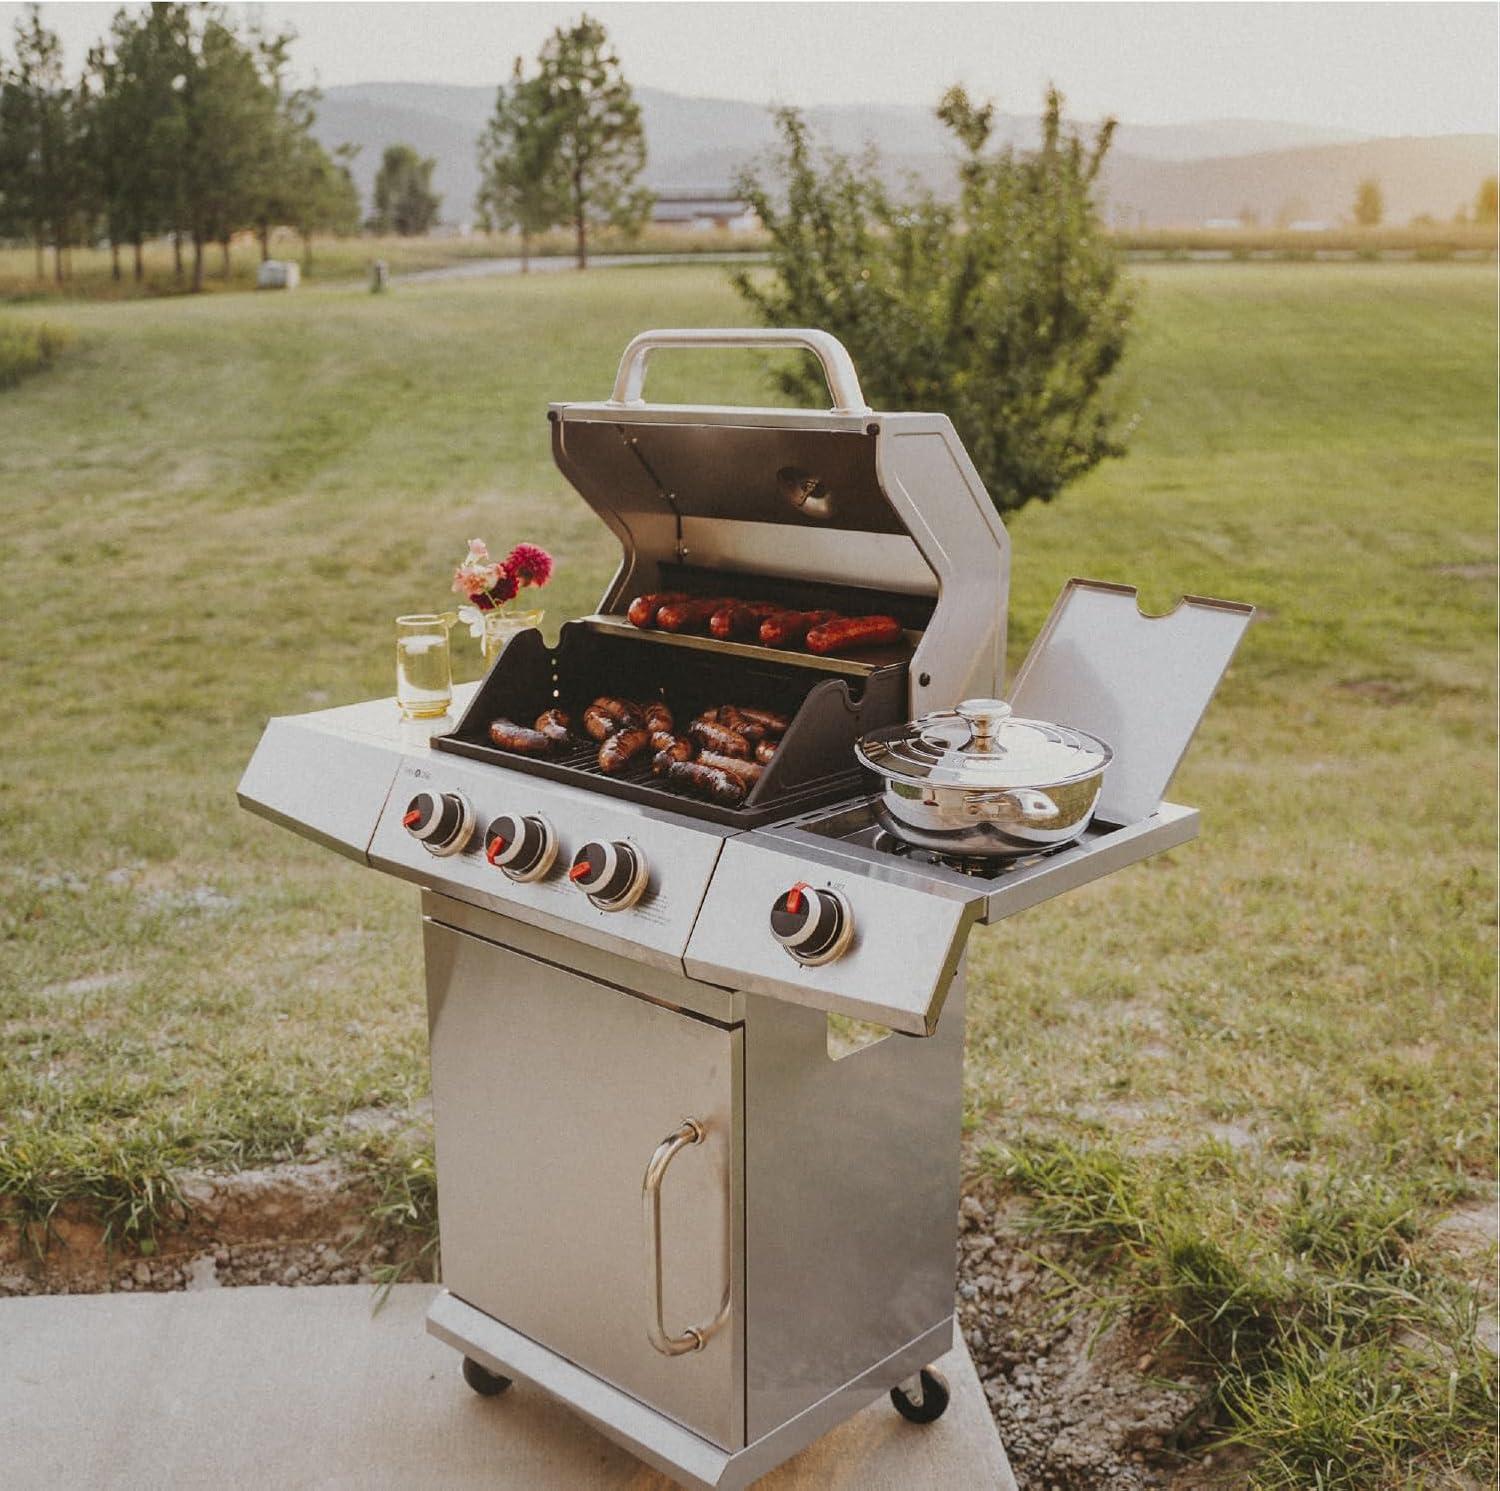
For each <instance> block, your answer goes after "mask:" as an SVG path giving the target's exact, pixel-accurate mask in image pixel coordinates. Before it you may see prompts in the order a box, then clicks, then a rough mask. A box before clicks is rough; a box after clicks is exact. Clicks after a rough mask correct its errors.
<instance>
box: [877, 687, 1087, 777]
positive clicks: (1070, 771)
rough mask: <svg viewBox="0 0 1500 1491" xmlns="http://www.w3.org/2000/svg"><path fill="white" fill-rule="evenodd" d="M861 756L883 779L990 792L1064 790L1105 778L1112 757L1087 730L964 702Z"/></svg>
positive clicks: (1005, 707) (887, 733)
mask: <svg viewBox="0 0 1500 1491" xmlns="http://www.w3.org/2000/svg"><path fill="white" fill-rule="evenodd" d="M855 754H856V755H858V757H859V759H860V760H861V761H862V762H864V764H865V765H866V766H868V767H870V768H871V770H873V771H878V772H879V773H880V774H881V775H882V776H885V777H893V778H896V779H897V780H900V781H904V782H910V783H913V784H915V785H917V786H920V787H955V788H961V789H967V788H972V789H975V790H978V791H992V790H1004V789H1006V788H1010V787H1049V786H1051V787H1058V786H1061V785H1063V784H1064V783H1065V782H1070V781H1075V780H1077V779H1079V778H1081V777H1086V776H1090V775H1092V774H1093V773H1094V772H1096V771H1099V770H1100V769H1101V768H1103V767H1104V766H1106V765H1108V763H1109V760H1110V757H1111V756H1112V755H1113V752H1112V751H1111V750H1110V748H1109V747H1108V746H1107V745H1105V743H1104V742H1103V741H1102V740H1099V739H1097V738H1096V737H1095V736H1092V735H1088V734H1085V733H1084V732H1083V731H1082V730H1071V729H1069V728H1068V727H1067V726H1066V725H1052V724H1048V723H1047V721H1045V720H1022V719H1016V718H1015V717H1014V716H1013V715H1012V714H1011V712H1010V705H1009V704H1007V703H1005V701H1004V700H1002V699H965V700H964V701H963V702H962V703H961V704H960V705H959V706H958V708H957V709H945V710H939V711H937V712H936V713H933V714H925V715H923V716H922V717H921V718H920V719H918V720H914V721H912V722H911V723H909V724H905V725H895V726H892V727H890V728H888V729H885V730H877V731H875V732H874V733H873V734H870V735H867V736H865V737H864V739H862V740H861V741H860V742H859V743H858V745H856V746H855Z"/></svg>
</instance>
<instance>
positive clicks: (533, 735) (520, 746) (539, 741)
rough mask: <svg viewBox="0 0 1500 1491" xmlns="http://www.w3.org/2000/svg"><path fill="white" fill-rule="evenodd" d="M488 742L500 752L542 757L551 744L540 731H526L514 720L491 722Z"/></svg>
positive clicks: (548, 738)
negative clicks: (498, 748) (497, 747)
mask: <svg viewBox="0 0 1500 1491" xmlns="http://www.w3.org/2000/svg"><path fill="white" fill-rule="evenodd" d="M490 741H491V743H492V744H494V745H497V746H499V747H500V749H501V750H502V751H516V752H518V753H519V754H520V755H522V756H544V755H546V754H547V752H548V751H550V750H551V749H552V744H553V743H552V739H551V737H550V736H548V735H545V734H543V732H542V731H540V730H528V729H527V728H526V726H525V725H518V724H516V722H515V721H514V720H491V721H490Z"/></svg>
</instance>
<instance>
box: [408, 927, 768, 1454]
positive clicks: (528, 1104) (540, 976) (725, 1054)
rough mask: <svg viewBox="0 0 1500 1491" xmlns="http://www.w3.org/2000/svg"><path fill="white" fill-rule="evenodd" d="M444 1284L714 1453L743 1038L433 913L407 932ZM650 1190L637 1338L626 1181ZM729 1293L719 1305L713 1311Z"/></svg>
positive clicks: (736, 1256) (727, 1388)
mask: <svg viewBox="0 0 1500 1491" xmlns="http://www.w3.org/2000/svg"><path fill="white" fill-rule="evenodd" d="M424 931H425V937H426V951H427V996H428V1019H429V1026H430V1031H431V1042H432V1089H433V1108H434V1127H435V1132H436V1142H437V1173H438V1218H439V1222H440V1225H441V1228H442V1259H443V1283H444V1284H445V1285H446V1286H447V1287H448V1288H449V1289H450V1290H452V1292H453V1293H454V1294H456V1295H457V1296H458V1297H459V1298H461V1299H463V1300H466V1301H467V1302H468V1303H469V1304H471V1305H474V1306H475V1307H476V1308H478V1309H480V1310H483V1311H484V1312H485V1313H486V1314H488V1315H492V1316H494V1317H495V1318H496V1319H497V1320H500V1321H503V1322H504V1323H505V1324H506V1325H508V1326H510V1327H511V1328H512V1329H514V1330H518V1331H520V1332H521V1333H522V1334H523V1335H527V1336H530V1337H531V1338H532V1339H533V1340H535V1341H537V1342H539V1343H540V1344H542V1345H543V1346H546V1347H547V1348H548V1349H550V1350H552V1351H555V1352H557V1353H558V1354H559V1355H561V1356H564V1357H567V1358H568V1359H569V1360H570V1361H573V1362H575V1363H577V1364H578V1365H579V1366H582V1367H584V1368H586V1369H588V1370H589V1371H591V1372H594V1373H596V1374H597V1375H599V1376H600V1377H603V1378H606V1379H607V1380H608V1381H610V1382H611V1383H613V1384H614V1385H615V1386H616V1387H619V1388H621V1389H622V1390H623V1391H625V1392H627V1393H630V1394H632V1395H633V1396H635V1397H637V1398H639V1399H641V1400H642V1401H643V1402H645V1403H648V1404H650V1405H651V1406H652V1407H653V1408H656V1409H658V1410H660V1411H661V1412H662V1413H664V1414H666V1415H668V1416H669V1417H671V1418H673V1419H675V1420H677V1421H678V1422H679V1423H681V1424H683V1425H685V1426H686V1427H688V1428H690V1429H692V1430H694V1431H695V1432H697V1433H699V1434H701V1435H702V1436H703V1437H704V1438H706V1439H708V1440H710V1441H712V1442H713V1443H715V1444H717V1445H720V1446H722V1447H724V1448H726V1449H736V1448H739V1447H740V1446H741V1445H742V1444H743V1442H744V1406H743V1358H744V1350H743V1346H742V1343H741V1327H740V1320H741V1308H740V1283H739V1280H740V1274H741V1250H740V1239H741V1235H742V1231H743V1229H742V1227H741V1226H740V1225H739V1217H740V1216H741V1207H740V1205H739V1202H738V1199H737V1197H738V1188H739V1185H740V1174H741V1164H740V1158H739V1156H740V1139H739V1129H738V1119H739V1094H740V1087H741V1035H740V1032H739V1031H738V1030H727V1029H724V1028H723V1027H721V1026H718V1025H714V1024H712V1023H710V1022H708V1021H705V1020H701V1019H698V1018H696V1017H694V1016H691V1015H685V1014H681V1013H678V1012H677V1011H675V1010H670V1009H666V1008H663V1007H661V1006H659V1005H654V1004H652V1003H650V1002H649V1001H648V1000H645V999H641V998H639V997H637V996H635V995H632V994H629V993H626V992H624V991H622V990H620V989H617V988H614V987H611V986H609V985H605V984H599V983H595V982H593V981H591V980H589V979H586V978H583V977H580V976H579V975H577V974H574V973H571V972H568V971H567V970H565V969H561V968H558V967H556V966H554V965H553V964H550V963H542V962H538V961H536V960H534V959H532V958H529V957H526V956H525V955H523V954H521V953H517V952H514V951H512V950H511V949H509V948H505V947H501V946H498V945H497V944H494V943H491V942H487V941H483V940H481V939H479V938H476V937H472V936H469V935H468V934H466V933H461V932H456V931H454V930H453V929H452V928H449V927H445V926H442V925H441V924H439V923H435V922H431V921H429V922H426V923H425V924H424ZM684 1118H694V1119H697V1120H698V1121H699V1122H700V1123H701V1124H703V1125H704V1126H705V1129H706V1138H705V1140H704V1142H703V1143H701V1144H698V1145H693V1146H690V1147H688V1148H686V1149H684V1150H683V1151H682V1152H681V1153H680V1154H678V1155H677V1157H676V1158H675V1159H674V1160H673V1161H672V1163H671V1165H670V1167H669V1169H668V1171H667V1174H666V1177H665V1179H664V1181H663V1184H662V1188H661V1219H662V1220H661V1245H662V1255H663V1268H662V1275H663V1312H662V1313H663V1319H664V1322H665V1326H666V1329H667V1331H668V1332H669V1333H670V1334H672V1335H681V1334H682V1333H683V1332H684V1331H685V1330H686V1328H687V1327H689V1326H692V1327H696V1328H699V1329H702V1328H704V1327H705V1326H708V1325H710V1324H711V1323H712V1322H713V1321H714V1320H715V1319H716V1317H719V1318H721V1321H722V1323H721V1324H720V1325H719V1326H718V1328H717V1329H715V1330H714V1331H713V1333H712V1334H711V1335H710V1336H709V1339H708V1342H707V1344H706V1345H705V1346H704V1348H703V1349H702V1350H701V1351H691V1352H686V1353H684V1354H683V1355H680V1356H665V1355H663V1354H661V1353H660V1352H659V1351H657V1350H656V1349H655V1348H654V1347H653V1346H652V1345H651V1342H650V1340H649V1338H648V1335H647V1325H648V1322H649V1321H650V1320H651V1318H652V1312H653V1310H654V1308H655V1306H654V1296H653V1293H652V1289H651V1283H652V1280H651V1277H650V1271H649V1270H648V1267H647V1258H646V1243H645V1224H644V1220H643V1212H642V1197H641V1187H642V1181H643V1178H644V1175H645V1171H646V1166H647V1164H648V1163H649V1162H650V1160H651V1157H652V1154H653V1152H654V1151H655V1149H656V1147H657V1145H658V1144H659V1143H660V1142H661V1141H662V1139H663V1138H665V1137H666V1136H667V1135H668V1134H670V1133H672V1131H673V1130H674V1129H676V1128H677V1127H678V1125H679V1124H680V1123H681V1122H682V1120H683V1119H684ZM726 1304H727V1306H728V1309H727V1313H726V1314H723V1315H722V1316H721V1310H722V1309H723V1308H724V1307H725V1305H726Z"/></svg>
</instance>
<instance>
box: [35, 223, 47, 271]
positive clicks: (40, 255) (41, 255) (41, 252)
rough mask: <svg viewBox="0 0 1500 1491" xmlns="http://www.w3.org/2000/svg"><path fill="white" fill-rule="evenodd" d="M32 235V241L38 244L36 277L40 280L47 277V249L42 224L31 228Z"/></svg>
mask: <svg viewBox="0 0 1500 1491" xmlns="http://www.w3.org/2000/svg"><path fill="white" fill-rule="evenodd" d="M31 237H32V241H33V242H34V243H35V244H36V277H37V278H38V279H39V280H40V279H45V278H46V275H47V259H46V252H47V250H46V246H45V240H44V239H43V237H42V230H41V227H40V226H37V227H34V228H33V229H32V230H31Z"/></svg>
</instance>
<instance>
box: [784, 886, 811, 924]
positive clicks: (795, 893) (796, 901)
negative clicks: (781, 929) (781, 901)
mask: <svg viewBox="0 0 1500 1491" xmlns="http://www.w3.org/2000/svg"><path fill="white" fill-rule="evenodd" d="M806 889H807V881H805V880H799V881H798V882H797V883H796V884H795V885H794V886H793V887H792V888H791V889H790V890H789V891H788V892H787V893H786V912H787V915H788V916H796V914H797V913H798V912H799V911H801V910H802V892H803V891H805V890H806Z"/></svg>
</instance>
